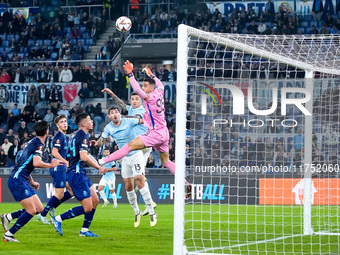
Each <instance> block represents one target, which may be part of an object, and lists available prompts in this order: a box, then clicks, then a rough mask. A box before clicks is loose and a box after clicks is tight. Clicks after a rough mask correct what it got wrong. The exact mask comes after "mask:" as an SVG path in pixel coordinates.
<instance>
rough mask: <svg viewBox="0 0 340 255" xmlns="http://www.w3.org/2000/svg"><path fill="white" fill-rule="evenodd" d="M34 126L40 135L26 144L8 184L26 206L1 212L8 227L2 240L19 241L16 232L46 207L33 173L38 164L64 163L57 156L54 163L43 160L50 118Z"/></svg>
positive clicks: (19, 200) (54, 165)
mask: <svg viewBox="0 0 340 255" xmlns="http://www.w3.org/2000/svg"><path fill="white" fill-rule="evenodd" d="M33 128H34V131H35V132H36V134H37V136H36V137H34V138H33V139H32V140H30V141H29V142H28V143H27V144H26V146H25V148H24V150H23V152H22V154H21V157H20V159H19V161H18V164H17V165H16V166H15V167H14V169H13V171H12V174H11V175H10V177H9V179H8V187H9V189H10V191H11V192H12V195H13V197H14V199H15V201H17V202H20V204H21V205H22V206H23V207H24V209H22V210H19V211H16V212H14V213H10V214H2V215H1V222H2V226H3V227H4V229H5V231H6V232H5V234H4V235H3V237H2V240H3V241H5V242H19V241H18V240H17V239H16V238H15V237H14V234H15V233H16V232H17V231H18V230H20V229H21V228H22V227H23V226H24V225H25V224H26V223H27V222H29V221H30V219H31V218H32V217H33V216H34V215H35V214H36V213H39V212H41V211H42V210H43V206H42V204H41V201H40V199H39V197H38V196H37V194H36V193H35V191H36V190H38V189H39V187H40V185H39V183H37V182H35V181H34V180H33V178H32V176H31V173H32V171H33V170H34V168H35V167H39V168H51V167H56V166H58V165H60V164H61V162H60V161H59V160H57V159H53V160H52V163H50V164H48V163H44V162H43V161H42V154H43V151H44V148H45V140H46V137H47V134H48V128H49V125H48V123H47V122H46V121H39V122H37V123H36V124H35V125H34V127H33ZM15 218H18V220H17V222H16V223H15V224H14V225H13V227H12V228H11V229H9V227H10V222H11V220H13V219H15Z"/></svg>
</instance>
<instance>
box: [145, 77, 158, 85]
mask: <svg viewBox="0 0 340 255" xmlns="http://www.w3.org/2000/svg"><path fill="white" fill-rule="evenodd" d="M144 81H145V82H148V83H150V85H154V86H155V84H156V83H155V80H154V79H151V78H147V79H144Z"/></svg>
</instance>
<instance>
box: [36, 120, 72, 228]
mask: <svg viewBox="0 0 340 255" xmlns="http://www.w3.org/2000/svg"><path fill="white" fill-rule="evenodd" d="M54 123H55V124H56V125H57V127H58V132H57V133H56V134H55V136H54V137H53V140H52V146H53V149H52V156H53V157H54V158H56V159H59V160H60V161H61V162H62V163H63V164H62V165H60V166H57V167H55V168H51V169H50V174H51V176H52V180H53V186H54V196H52V197H51V198H50V199H49V200H48V202H47V204H46V206H45V208H44V210H43V211H42V212H41V213H40V214H38V216H37V218H38V220H40V221H41V222H42V223H44V224H49V223H48V221H47V218H46V215H47V213H48V212H50V215H51V217H54V216H55V211H56V208H57V207H58V206H59V205H60V204H61V203H63V202H65V201H66V200H68V199H70V198H71V197H72V196H73V193H72V191H71V192H70V191H68V190H67V191H64V190H65V187H66V168H67V167H68V161H67V160H66V156H67V148H68V139H67V137H66V132H67V118H66V116H65V115H64V114H61V115H59V116H57V117H55V119H54Z"/></svg>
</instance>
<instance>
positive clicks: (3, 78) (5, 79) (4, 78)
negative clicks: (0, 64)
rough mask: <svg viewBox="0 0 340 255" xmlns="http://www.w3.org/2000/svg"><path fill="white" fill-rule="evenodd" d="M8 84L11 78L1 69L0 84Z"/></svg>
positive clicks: (4, 69)
mask: <svg viewBox="0 0 340 255" xmlns="http://www.w3.org/2000/svg"><path fill="white" fill-rule="evenodd" d="M9 82H11V77H10V76H9V74H8V73H7V70H6V68H3V69H2V71H1V75H0V83H9Z"/></svg>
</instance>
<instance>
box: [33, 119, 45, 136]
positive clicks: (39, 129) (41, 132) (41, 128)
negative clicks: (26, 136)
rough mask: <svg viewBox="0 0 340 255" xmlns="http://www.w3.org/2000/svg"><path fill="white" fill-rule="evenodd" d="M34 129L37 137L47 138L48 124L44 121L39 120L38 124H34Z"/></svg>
mask: <svg viewBox="0 0 340 255" xmlns="http://www.w3.org/2000/svg"><path fill="white" fill-rule="evenodd" d="M33 129H34V131H35V133H36V134H37V136H45V135H47V134H48V129H49V125H48V122H47V121H44V120H39V121H38V122H37V123H35V124H34V126H33Z"/></svg>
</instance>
